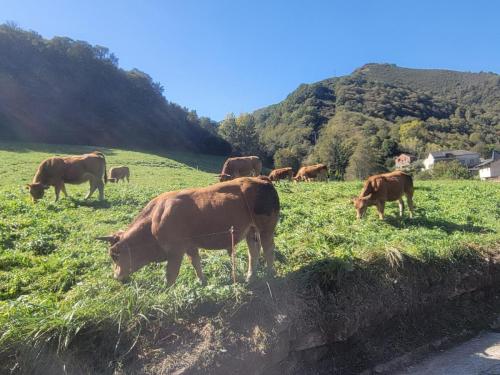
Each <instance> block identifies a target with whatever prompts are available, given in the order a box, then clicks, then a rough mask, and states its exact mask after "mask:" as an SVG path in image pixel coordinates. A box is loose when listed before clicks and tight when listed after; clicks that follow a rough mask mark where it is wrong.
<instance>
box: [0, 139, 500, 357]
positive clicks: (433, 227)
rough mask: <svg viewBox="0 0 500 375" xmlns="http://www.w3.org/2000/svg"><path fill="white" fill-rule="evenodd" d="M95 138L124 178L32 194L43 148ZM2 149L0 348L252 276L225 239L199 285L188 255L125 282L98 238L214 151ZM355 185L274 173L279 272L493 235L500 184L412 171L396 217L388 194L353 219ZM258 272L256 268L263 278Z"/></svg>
mask: <svg viewBox="0 0 500 375" xmlns="http://www.w3.org/2000/svg"><path fill="white" fill-rule="evenodd" d="M95 149H100V150H101V151H103V152H104V153H105V154H106V160H107V168H108V169H109V167H110V166H116V165H127V166H129V167H130V170H131V177H130V179H131V180H130V183H129V184H127V183H122V182H120V183H119V184H109V183H108V184H107V185H106V188H105V197H106V199H105V201H104V202H98V200H97V195H95V196H93V197H92V198H91V199H90V200H89V201H84V200H83V197H84V195H85V194H86V192H87V191H88V184H84V185H79V186H74V185H67V190H68V194H69V195H70V198H62V199H61V200H60V201H59V202H57V203H54V202H53V200H54V192H53V189H52V188H51V189H50V190H49V191H48V193H47V194H46V196H45V198H44V199H42V200H41V201H40V202H38V203H37V204H36V205H34V204H33V203H32V202H31V200H30V198H29V194H28V193H27V191H26V190H25V189H24V185H25V184H26V183H28V182H31V179H32V177H33V175H34V173H35V170H36V168H37V166H38V164H39V163H40V161H41V160H42V159H44V158H46V157H48V156H52V155H55V154H79V153H84V152H88V151H92V150H95ZM0 160H2V163H0V348H1V350H3V351H5V352H8V351H9V350H11V349H13V348H18V347H21V346H26V345H28V346H31V347H39V346H41V345H45V344H46V343H48V342H50V343H51V344H52V345H55V346H57V347H58V348H59V349H61V350H64V349H65V348H67V347H68V346H70V345H71V344H72V342H73V340H74V339H75V338H78V337H79V334H81V333H82V332H85V333H86V334H89V333H90V334H91V335H96V336H98V335H101V336H103V337H106V336H108V337H109V338H113V339H114V338H116V337H119V336H120V334H121V333H126V334H127V335H131V336H132V337H137V336H138V334H139V333H140V332H144V330H148V329H154V327H155V326H156V325H158V324H160V322H161V324H162V325H165V324H168V323H169V322H175V321H178V320H181V319H188V318H189V317H190V316H192V314H193V313H194V312H195V311H196V309H197V308H198V307H199V306H201V305H204V304H205V305H206V304H210V303H212V304H214V303H215V304H220V303H230V304H235V305H236V304H238V303H241V301H242V300H244V299H245V296H246V295H247V294H249V293H252V288H251V286H246V285H245V284H243V283H240V284H237V285H235V286H233V285H232V282H231V263H230V258H229V256H228V255H227V253H226V252H225V251H202V252H201V256H202V265H203V269H204V272H205V274H206V276H207V281H208V286H206V287H201V286H200V285H199V284H198V282H197V279H196V276H195V273H194V270H193V269H192V267H191V266H190V265H189V264H188V262H187V259H186V260H185V261H184V264H183V266H182V268H181V273H180V275H179V278H178V279H177V282H176V284H175V285H174V286H173V287H172V288H171V289H169V290H167V289H166V288H165V284H164V267H163V265H161V264H152V265H149V266H147V267H145V268H143V269H142V270H140V271H139V272H137V273H135V274H134V275H133V276H132V278H131V280H130V282H128V283H126V284H121V283H119V282H117V281H115V280H113V279H112V277H111V260H110V258H109V256H108V254H107V245H106V244H104V243H102V242H98V241H96V240H95V239H94V238H95V237H96V236H100V235H106V234H109V233H111V232H113V231H116V230H118V229H121V228H125V227H126V226H127V225H128V224H129V223H130V222H131V221H132V220H133V218H134V217H135V216H136V215H137V214H138V212H139V211H140V210H141V209H142V208H143V207H144V205H145V204H146V203H147V202H148V201H149V200H150V199H151V198H153V197H154V196H156V195H158V194H159V193H161V192H164V191H169V190H178V189H182V188H186V187H194V186H204V185H207V184H210V183H214V182H216V178H215V174H216V173H218V172H219V171H220V168H221V166H222V163H223V160H222V159H221V158H217V157H211V156H200V155H190V154H185V153H171V154H168V155H164V156H157V155H152V154H146V153H139V152H131V151H121V150H117V149H105V148H104V149H103V148H98V147H81V146H57V145H34V144H16V143H0ZM361 186H362V183H361V182H328V183H323V182H322V183H319V182H318V183H298V184H294V183H280V184H277V190H278V192H279V196H280V200H281V220H280V223H279V224H278V230H277V236H276V247H277V256H276V258H277V260H276V263H275V266H276V270H277V277H279V278H286V277H288V276H289V275H291V274H294V275H296V274H300V273H301V270H303V271H302V273H308V272H309V273H311V272H316V273H318V275H320V276H321V277H329V276H330V275H331V274H333V273H334V272H336V271H337V270H338V269H339V268H343V269H346V270H348V269H349V268H350V267H351V266H352V264H354V263H355V262H358V261H360V260H370V259H373V258H376V257H379V256H382V257H384V256H389V255H390V254H398V253H404V254H407V255H409V256H411V257H413V258H415V259H418V260H420V261H422V262H433V261H435V260H447V261H449V262H450V263H453V262H459V261H460V259H461V258H462V257H463V256H465V255H469V254H470V253H471V252H473V253H476V252H481V251H483V250H489V249H492V248H498V245H499V244H500V237H499V231H500V184H495V183H484V182H479V181H416V182H415V187H416V189H415V196H414V202H415V205H416V214H415V218H414V219H409V218H408V216H405V217H404V218H403V219H399V218H398V216H397V214H398V206H397V203H396V202H393V203H388V204H387V205H386V220H385V221H383V222H382V221H379V220H378V218H377V215H376V210H375V208H374V207H371V208H369V209H368V212H367V216H366V217H365V219H364V220H362V221H356V220H355V210H354V208H353V207H352V205H351V202H350V198H351V197H352V196H355V195H357V194H358V193H359V191H360V189H361ZM406 213H407V211H405V214H406ZM325 259H332V260H334V261H335V262H329V263H327V264H329V267H333V268H335V269H325V266H324V264H325V263H324V262H323V263H322V262H321V261H322V260H325ZM315 264H318V265H323V266H318V267H314V265H315ZM246 266H247V259H246V245H245V244H240V245H239V246H238V255H237V268H238V275H239V276H240V278H241V279H242V280H243V276H244V273H245V269H246ZM305 270H307V271H305ZM305 276H308V275H305ZM264 277H265V276H264V272H263V270H261V271H260V272H259V278H264ZM115 341H116V340H115ZM115 344H116V346H119V343H118V342H115Z"/></svg>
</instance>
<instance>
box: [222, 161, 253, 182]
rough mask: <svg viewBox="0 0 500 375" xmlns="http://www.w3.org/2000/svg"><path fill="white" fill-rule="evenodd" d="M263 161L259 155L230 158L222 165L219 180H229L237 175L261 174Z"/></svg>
mask: <svg viewBox="0 0 500 375" xmlns="http://www.w3.org/2000/svg"><path fill="white" fill-rule="evenodd" d="M261 170H262V161H261V160H260V159H259V157H258V156H241V157H237V158H229V159H227V160H226V162H225V163H224V166H223V167H222V172H221V173H220V175H219V181H220V182H223V181H229V180H232V179H233V178H237V177H250V176H258V175H260V171H261Z"/></svg>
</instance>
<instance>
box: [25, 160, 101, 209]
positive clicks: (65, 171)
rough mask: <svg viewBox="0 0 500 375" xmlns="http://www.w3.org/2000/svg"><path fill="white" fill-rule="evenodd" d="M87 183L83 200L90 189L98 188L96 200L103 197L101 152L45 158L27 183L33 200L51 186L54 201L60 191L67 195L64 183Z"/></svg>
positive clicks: (88, 196)
mask: <svg viewBox="0 0 500 375" xmlns="http://www.w3.org/2000/svg"><path fill="white" fill-rule="evenodd" d="M86 181H89V183H90V190H89V193H88V194H87V196H86V197H85V199H88V198H90V196H91V195H92V194H93V193H94V191H96V190H99V199H100V200H103V199H104V184H105V183H106V182H107V175H106V159H105V158H104V155H103V154H102V153H101V152H98V151H94V152H91V153H90V154H85V155H78V156H65V157H52V158H49V159H45V160H44V161H42V163H41V164H40V165H39V166H38V170H37V171H36V173H35V177H33V182H32V183H31V184H27V185H26V187H27V188H28V190H29V192H30V194H31V197H32V199H33V202H36V201H37V200H38V199H41V198H43V196H44V192H45V190H46V189H48V188H49V187H51V186H53V187H54V190H55V193H56V202H57V201H58V200H59V193H60V192H61V191H62V192H63V194H64V195H65V196H66V197H67V196H68V194H67V193H66V187H65V185H64V184H66V183H67V184H82V183H84V182H86Z"/></svg>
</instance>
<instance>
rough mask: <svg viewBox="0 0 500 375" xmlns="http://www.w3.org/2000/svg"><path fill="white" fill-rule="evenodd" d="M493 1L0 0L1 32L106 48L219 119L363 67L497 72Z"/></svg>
mask: <svg viewBox="0 0 500 375" xmlns="http://www.w3.org/2000/svg"><path fill="white" fill-rule="evenodd" d="M499 16H500V1H495V0H474V1H468V0H467V1H466V0H455V1H452V0H449V1H448V0H432V1H428V0H418V1H410V0H408V1H405V0H399V1H397V0H393V1H386V0H373V1H371V0H365V1H354V0H350V1H348V0H345V1H334V0H331V1H327V0H325V1H313V0H309V1H306V0H303V1H300V0H288V1H285V0H279V1H272V0H268V1H264V0H262V1H261V0H247V1H243V0H221V1H216V0H213V1H208V0H198V1H194V0H178V1H167V0H165V1H160V0H157V1H154V0H142V1H127V0H121V1H117V0H100V1H93V0H86V1H76V0H74V1H63V0H53V1H46V0H32V1H24V0H12V1H4V0H0V22H3V21H14V22H16V23H17V24H18V25H19V26H20V27H22V28H24V29H30V30H35V31H37V32H39V33H40V34H42V35H43V36H44V37H47V38H51V37H53V36H56V35H57V36H68V37H70V38H73V39H79V40H86V41H88V42H90V43H92V44H99V45H103V46H106V47H108V48H109V49H110V50H111V51H112V52H114V53H115V54H116V55H117V56H118V58H119V60H120V66H121V67H122V68H124V69H131V68H138V69H140V70H143V71H145V72H146V73H148V74H150V75H151V76H152V77H153V79H154V80H155V81H159V82H161V83H162V85H163V86H164V87H165V89H166V91H165V96H166V97H167V99H169V100H171V101H174V102H177V103H179V104H181V105H183V106H186V107H188V108H191V109H195V110H196V111H197V112H198V114H199V115H205V116H210V117H212V118H213V119H215V120H221V119H222V118H223V117H224V116H225V115H226V114H227V113H229V112H234V113H236V114H238V113H240V112H250V111H253V110H255V109H257V108H260V107H263V106H266V105H269V104H272V103H276V102H279V101H280V100H282V99H283V98H284V97H285V96H286V95H287V94H288V93H290V92H291V91H292V90H294V89H295V88H296V87H297V86H298V85H299V84H300V83H310V82H315V81H318V80H321V79H324V78H328V77H332V76H338V75H344V74H349V73H350V72H351V71H353V70H354V69H355V68H357V67H359V66H361V65H363V64H365V63H368V62H389V63H394V64H397V65H400V66H405V67H415V68H445V69H454V70H463V71H473V72H477V71H493V72H496V73H499V72H500V23H499Z"/></svg>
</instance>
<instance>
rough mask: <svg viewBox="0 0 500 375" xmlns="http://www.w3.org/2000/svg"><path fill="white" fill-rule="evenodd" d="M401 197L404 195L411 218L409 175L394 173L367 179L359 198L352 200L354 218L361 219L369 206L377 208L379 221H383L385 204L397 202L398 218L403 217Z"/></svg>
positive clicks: (411, 190) (410, 183)
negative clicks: (354, 210) (354, 212)
mask: <svg viewBox="0 0 500 375" xmlns="http://www.w3.org/2000/svg"><path fill="white" fill-rule="evenodd" d="M403 195H406V200H407V202H408V208H409V210H410V217H412V216H413V179H412V178H411V176H410V175H408V174H406V173H404V172H401V171H394V172H390V173H384V174H379V175H375V176H371V177H368V179H367V180H366V181H365V184H364V186H363V189H362V190H361V193H360V194H359V197H357V198H353V200H352V201H353V203H354V207H356V216H357V218H358V219H361V218H362V217H363V216H364V214H365V212H366V209H367V208H368V207H369V206H377V211H378V216H379V218H380V220H383V219H384V208H385V202H391V201H398V202H399V216H403V211H404V203H403V199H402V197H403Z"/></svg>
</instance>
